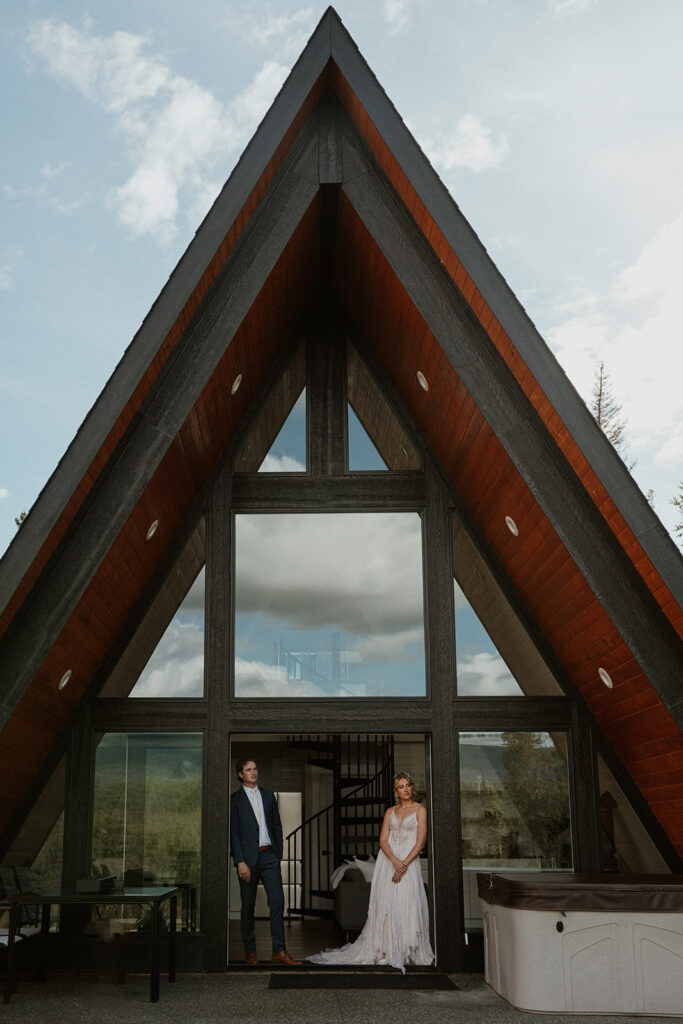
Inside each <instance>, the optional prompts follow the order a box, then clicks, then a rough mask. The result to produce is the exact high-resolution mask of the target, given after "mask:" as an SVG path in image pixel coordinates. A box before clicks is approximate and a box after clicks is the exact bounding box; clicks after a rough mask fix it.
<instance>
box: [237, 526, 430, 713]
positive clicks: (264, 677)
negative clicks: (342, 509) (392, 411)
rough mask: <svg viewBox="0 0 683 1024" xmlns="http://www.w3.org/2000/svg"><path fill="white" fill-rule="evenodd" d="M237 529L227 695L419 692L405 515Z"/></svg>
mask: <svg viewBox="0 0 683 1024" xmlns="http://www.w3.org/2000/svg"><path fill="white" fill-rule="evenodd" d="M236 523H237V525H236V551H237V556H236V623H235V654H236V662H235V692H236V693H237V695H238V696H294V695H299V696H324V695H329V696H332V695H334V696H338V695H348V696H353V695H356V696H398V695H421V694H424V693H425V670H424V626H423V608H422V539H421V524H420V518H419V516H418V515H417V514H416V513H381V514H380V513H377V514H376V513H349V514H334V513H330V514H322V513H320V514H313V513H312V514H304V515H298V514H294V513H289V514H279V515H239V516H237V520H236Z"/></svg>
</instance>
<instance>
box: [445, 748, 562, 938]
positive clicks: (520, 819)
mask: <svg viewBox="0 0 683 1024" xmlns="http://www.w3.org/2000/svg"><path fill="white" fill-rule="evenodd" d="M460 798H461V821H462V865H463V882H464V897H465V919H466V927H469V928H476V927H481V907H480V905H479V900H478V898H477V895H476V894H477V881H476V875H477V871H485V870H494V871H495V870H498V871H510V870H521V871H545V870H565V871H571V868H572V845H571V827H570V816H569V777H568V771H567V755H566V734H565V733H552V734H551V733H548V732H485V733H480V732H477V733H473V732H470V733H467V732H463V733H460Z"/></svg>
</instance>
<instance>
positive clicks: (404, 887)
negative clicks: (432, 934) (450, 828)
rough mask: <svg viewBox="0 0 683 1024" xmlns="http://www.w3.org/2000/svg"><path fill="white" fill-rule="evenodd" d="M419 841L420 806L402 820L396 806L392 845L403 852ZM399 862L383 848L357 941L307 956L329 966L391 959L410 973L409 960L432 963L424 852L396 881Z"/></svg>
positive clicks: (391, 826) (391, 822) (391, 821)
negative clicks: (420, 858)
mask: <svg viewBox="0 0 683 1024" xmlns="http://www.w3.org/2000/svg"><path fill="white" fill-rule="evenodd" d="M416 842H417V810H416V811H415V812H414V813H413V814H409V815H408V816H407V817H406V818H404V819H403V821H399V819H398V817H397V815H396V812H395V811H392V812H391V816H390V819H389V846H390V847H391V849H392V852H393V853H394V854H395V856H396V857H398V858H403V857H406V856H407V855H408V853H410V851H411V850H412V848H413V847H414V846H415V843H416ZM393 874H394V867H393V864H392V863H391V861H390V860H389V858H388V857H386V856H385V855H384V853H382V851H381V850H380V851H379V853H378V854H377V861H376V863H375V870H374V872H373V875H372V885H371V888H370V905H369V907H368V919H367V921H366V922H365V927H364V928H363V931H362V932H361V933H360V935H359V936H358V938H357V939H356V941H355V942H349V943H347V945H346V946H342V947H341V948H340V949H329V950H326V951H325V952H324V953H316V954H315V955H314V956H309V957H307V958H306V959H307V961H308V962H310V963H314V964H323V965H325V966H329V965H338V964H348V965H351V966H352V965H353V964H359V965H360V964H391V966H392V967H397V968H399V969H400V970H401V971H403V972H404V973H405V965H406V964H415V965H417V964H422V965H425V964H431V962H432V960H433V959H434V954H433V952H432V947H431V945H430V942H429V911H428V909H427V896H426V894H425V889H424V884H423V882H422V870H421V868H420V862H419V858H417V857H416V858H415V859H414V860H411V862H410V864H409V865H408V869H407V871H406V873H405V875H404V876H403V878H402V879H401V881H400V882H398V883H397V882H392V880H391V879H392V875H393Z"/></svg>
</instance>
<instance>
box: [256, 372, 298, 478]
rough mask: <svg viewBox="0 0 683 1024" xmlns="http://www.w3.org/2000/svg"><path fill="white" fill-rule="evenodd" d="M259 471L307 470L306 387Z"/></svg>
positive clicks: (285, 471) (286, 471) (284, 471)
mask: <svg viewBox="0 0 683 1024" xmlns="http://www.w3.org/2000/svg"><path fill="white" fill-rule="evenodd" d="M271 436H272V435H271ZM258 471H259V473H305V472H306V389H305V388H304V390H303V391H302V392H301V394H300V395H299V397H298V399H297V401H296V402H295V403H294V406H293V407H292V410H291V412H290V413H289V416H288V417H287V419H286V420H285V422H284V423H283V425H282V428H281V430H280V432H279V434H278V435H277V437H276V438H275V440H274V441H273V443H272V445H271V447H270V451H269V452H268V454H267V455H266V457H265V459H264V460H263V462H262V463H261V465H260V466H259V470H258Z"/></svg>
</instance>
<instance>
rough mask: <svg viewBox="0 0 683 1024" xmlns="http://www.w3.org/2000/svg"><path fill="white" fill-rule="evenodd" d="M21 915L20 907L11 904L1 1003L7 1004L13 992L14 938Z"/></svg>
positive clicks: (16, 904)
mask: <svg viewBox="0 0 683 1024" xmlns="http://www.w3.org/2000/svg"><path fill="white" fill-rule="evenodd" d="M20 914H21V907H20V906H19V904H18V903H13V904H12V905H11V906H10V909H9V929H8V932H7V963H6V964H5V988H4V991H3V1002H5V1003H9V1001H10V999H11V998H12V992H13V991H14V938H15V936H16V934H17V922H18V921H19V917H20Z"/></svg>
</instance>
